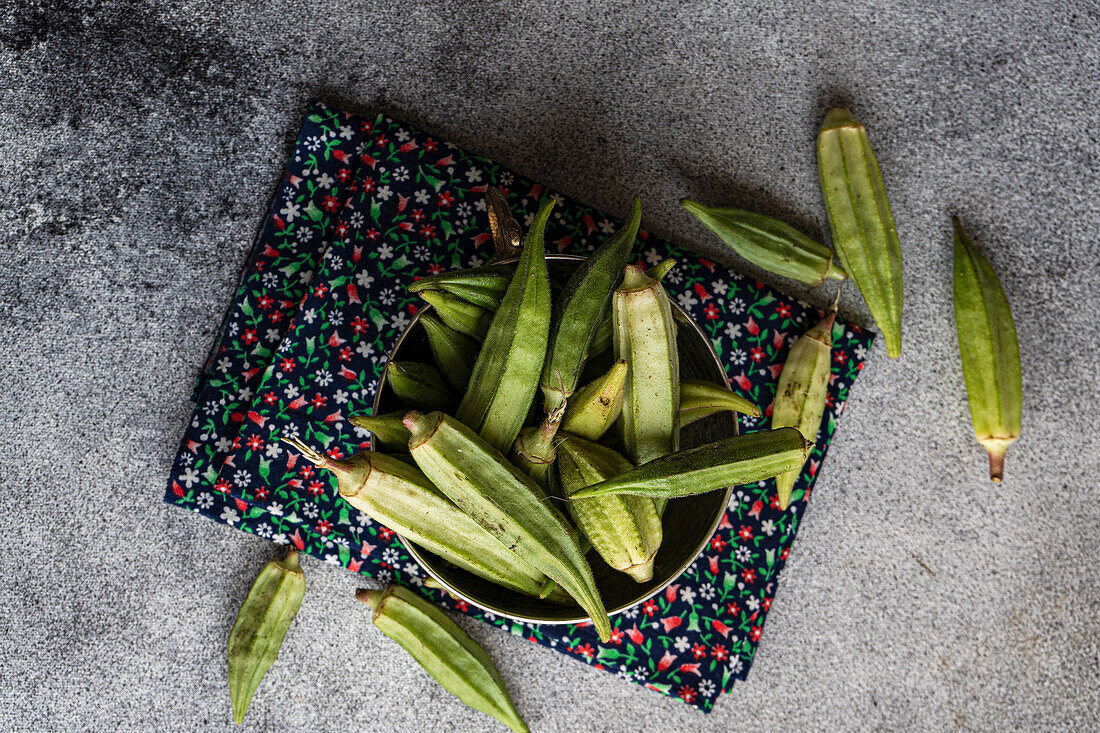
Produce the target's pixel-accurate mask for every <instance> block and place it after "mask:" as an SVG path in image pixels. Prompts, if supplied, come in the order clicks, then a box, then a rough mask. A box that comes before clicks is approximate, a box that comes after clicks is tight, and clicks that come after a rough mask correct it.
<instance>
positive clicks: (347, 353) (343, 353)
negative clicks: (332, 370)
mask: <svg viewBox="0 0 1100 733" xmlns="http://www.w3.org/2000/svg"><path fill="white" fill-rule="evenodd" d="M340 361H351V347H350V346H345V347H344V348H342V349H340Z"/></svg>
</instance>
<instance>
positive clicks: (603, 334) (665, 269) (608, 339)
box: [588, 257, 677, 356]
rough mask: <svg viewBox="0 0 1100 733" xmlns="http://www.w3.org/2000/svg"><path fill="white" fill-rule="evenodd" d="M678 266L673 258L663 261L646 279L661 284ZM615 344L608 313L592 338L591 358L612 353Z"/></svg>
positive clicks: (653, 268) (647, 273) (649, 270)
mask: <svg viewBox="0 0 1100 733" xmlns="http://www.w3.org/2000/svg"><path fill="white" fill-rule="evenodd" d="M676 264H677V262H676V260H675V259H673V258H671V257H670V258H669V259H665V260H661V261H660V262H658V263H657V264H656V265H654V266H653V267H651V268H649V269H648V270H646V271H645V274H646V277H651V278H653V279H654V280H656V281H657V282H661V281H662V280H664V279H665V275H667V274H668V273H669V272H670V271H671V270H672V268H674V267H676ZM613 342H614V337H613V336H612V335H611V313H610V312H608V313H607V315H605V316H604V319H603V320H602V321H601V322H600V327H599V328H597V329H596V334H595V335H594V336H593V337H592V345H591V346H589V347H588V353H589V355H590V356H595V355H597V354H602V353H604V352H605V351H610V350H611V348H612V346H613V345H614V343H613Z"/></svg>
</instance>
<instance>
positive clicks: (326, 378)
mask: <svg viewBox="0 0 1100 733" xmlns="http://www.w3.org/2000/svg"><path fill="white" fill-rule="evenodd" d="M313 381H314V382H316V383H317V384H319V385H320V386H322V387H327V386H329V385H330V384H332V372H330V371H328V370H326V369H318V370H317V371H316V372H314V373H313Z"/></svg>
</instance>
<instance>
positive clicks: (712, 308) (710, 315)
mask: <svg viewBox="0 0 1100 733" xmlns="http://www.w3.org/2000/svg"><path fill="white" fill-rule="evenodd" d="M703 313H705V314H706V316H707V320H708V321H713V320H714V319H715V318H717V317H718V306H716V305H715V304H714V303H707V307H706V308H704V309H703Z"/></svg>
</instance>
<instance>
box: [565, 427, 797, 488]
mask: <svg viewBox="0 0 1100 733" xmlns="http://www.w3.org/2000/svg"><path fill="white" fill-rule="evenodd" d="M811 447H812V444H811V443H810V442H809V441H807V440H806V439H805V438H803V437H802V434H801V433H799V432H798V431H797V430H795V429H794V428H780V429H779V430H762V431H759V432H756V433H748V434H746V435H734V436H731V437H729V438H723V439H721V440H716V441H714V442H713V443H705V444H704V445H700V446H696V447H695V448H689V449H687V450H683V451H679V452H678V453H673V454H672V455H668V456H664V457H662V458H657V459H655V460H652V461H650V462H649V463H643V464H642V465H641V466H638V467H637V468H634V469H632V470H630V471H626V472H625V473H622V474H619V475H618V476H615V477H613V478H610V479H608V480H606V481H602V482H600V483H598V484H595V485H593V486H589V487H588V488H585V489H581V490H580V491H576V492H574V493H572V494H570V498H572V499H583V498H585V497H589V496H604V495H607V494H638V495H640V496H652V497H653V498H655V499H673V498H676V497H678V496H691V495H692V494H705V493H706V492H708V491H714V490H715V489H724V488H726V487H727V486H736V485H738V484H747V483H751V482H753V481H763V480H764V479H769V478H772V477H774V476H777V475H778V474H780V473H783V472H784V471H790V470H792V469H794V468H797V467H798V466H801V465H802V464H803V463H804V462H805V461H806V456H807V455H808V453H809V451H810V448H811Z"/></svg>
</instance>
